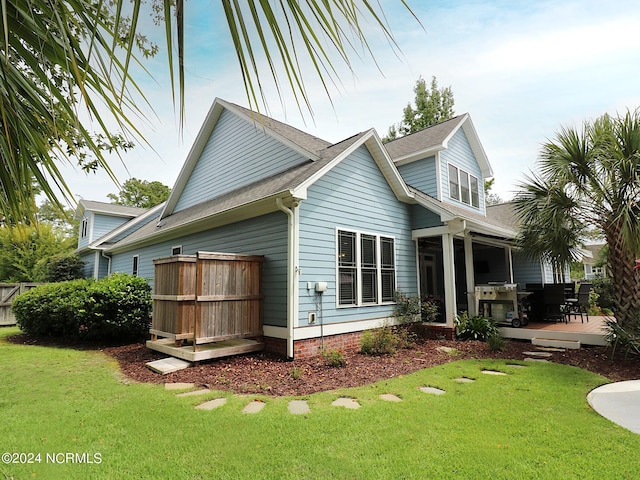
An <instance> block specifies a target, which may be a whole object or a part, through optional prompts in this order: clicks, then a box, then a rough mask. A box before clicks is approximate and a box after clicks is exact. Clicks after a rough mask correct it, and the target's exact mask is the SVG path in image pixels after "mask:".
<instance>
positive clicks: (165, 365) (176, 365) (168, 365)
mask: <svg viewBox="0 0 640 480" xmlns="http://www.w3.org/2000/svg"><path fill="white" fill-rule="evenodd" d="M145 365H146V366H147V367H148V368H150V369H151V370H153V371H154V372H156V373H160V374H162V375H166V374H168V373H172V372H177V371H178V370H183V369H185V368H187V367H188V366H189V365H191V363H189V362H185V361H184V360H180V359H179V358H175V357H168V358H161V359H160V360H155V361H153V362H148V363H145Z"/></svg>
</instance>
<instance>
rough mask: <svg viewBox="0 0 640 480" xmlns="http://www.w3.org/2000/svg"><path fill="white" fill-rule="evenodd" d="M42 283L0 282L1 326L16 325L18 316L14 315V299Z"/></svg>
mask: <svg viewBox="0 0 640 480" xmlns="http://www.w3.org/2000/svg"><path fill="white" fill-rule="evenodd" d="M38 285H42V284H40V283H0V326H7V325H15V324H16V317H15V316H14V315H13V310H11V305H13V300H14V299H15V298H16V297H17V296H18V295H20V294H21V293H22V292H26V291H27V290H31V289H32V288H34V287H37V286H38Z"/></svg>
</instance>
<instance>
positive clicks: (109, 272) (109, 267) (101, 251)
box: [96, 250, 111, 280]
mask: <svg viewBox="0 0 640 480" xmlns="http://www.w3.org/2000/svg"><path fill="white" fill-rule="evenodd" d="M100 255H101V256H102V257H103V258H106V259H107V260H108V262H109V264H108V265H107V276H109V275H111V257H110V256H109V255H107V254H105V253H104V250H100ZM96 280H97V278H96Z"/></svg>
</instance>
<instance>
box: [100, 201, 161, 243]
mask: <svg viewBox="0 0 640 480" xmlns="http://www.w3.org/2000/svg"><path fill="white" fill-rule="evenodd" d="M164 206H165V202H162V203H160V204H158V205H156V206H155V207H151V208H150V209H149V210H148V211H146V212H145V213H143V214H142V215H140V216H139V217H137V218H134V219H132V220H130V221H128V222H126V223H123V224H122V225H120V226H119V227H118V228H115V229H113V230H111V231H110V232H109V233H107V234H105V235H103V236H102V237H100V238H99V239H97V240H96V241H94V242H93V243H91V244H90V245H89V247H91V248H96V249H103V247H100V244H101V243H104V242H108V241H109V240H111V239H112V238H114V237H117V236H118V235H120V234H121V233H122V232H124V231H125V230H128V229H129V228H131V227H133V226H135V225H137V224H139V223H140V222H142V221H143V220H146V219H147V218H149V217H150V216H152V215H154V214H156V213H157V212H158V210H161V209H162V208H164Z"/></svg>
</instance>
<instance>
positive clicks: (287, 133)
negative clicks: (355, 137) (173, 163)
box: [161, 98, 331, 218]
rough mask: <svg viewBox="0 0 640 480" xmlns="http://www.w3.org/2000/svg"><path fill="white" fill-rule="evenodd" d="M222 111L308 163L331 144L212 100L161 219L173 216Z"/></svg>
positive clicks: (231, 104)
mask: <svg viewBox="0 0 640 480" xmlns="http://www.w3.org/2000/svg"><path fill="white" fill-rule="evenodd" d="M224 110H228V111H230V112H232V113H234V114H235V115H237V116H238V117H240V118H242V119H243V120H245V121H246V122H248V123H250V124H252V125H255V126H256V128H260V129H261V130H263V131H264V132H265V133H266V134H267V135H270V136H271V137H273V138H275V139H276V140H278V141H280V142H281V143H284V144H285V145H287V146H289V147H290V148H292V149H293V150H295V151H296V152H298V153H300V154H301V155H302V156H303V157H306V158H309V159H310V160H312V161H315V160H318V159H319V157H318V153H317V152H318V151H319V150H322V149H325V148H327V147H329V146H330V145H331V143H330V142H327V141H325V140H322V139H320V138H318V137H315V136H313V135H310V134H308V133H306V132H303V131H302V130H298V129H297V128H294V127H292V126H290V125H287V124H285V123H282V122H279V121H277V120H274V119H273V118H269V117H267V116H265V115H260V114H258V113H256V112H253V111H252V110H249V109H246V108H244V107H241V106H239V105H236V104H234V103H230V102H227V101H225V100H222V99H220V98H216V99H215V100H214V101H213V105H212V106H211V108H210V109H209V113H208V114H207V117H206V118H205V120H204V123H203V124H202V127H201V128H200V131H199V132H198V135H197V136H196V139H195V141H194V143H193V146H192V147H191V150H190V151H189V154H188V155H187V159H186V161H185V163H184V165H183V166H182V170H181V171H180V174H179V175H178V179H177V180H176V183H175V185H174V187H173V188H172V189H171V195H170V196H169V199H168V200H167V204H166V206H165V209H164V211H163V212H162V215H161V218H165V217H167V216H169V215H171V214H172V213H173V209H174V208H175V206H176V204H177V203H178V199H179V198H180V196H181V195H182V192H183V190H184V188H185V186H186V184H187V181H188V180H189V177H190V176H191V173H192V172H193V169H194V168H195V166H196V164H197V162H198V160H199V158H200V155H201V154H202V151H203V150H204V148H205V146H206V144H207V142H208V140H209V137H210V136H211V133H212V132H213V130H214V128H215V126H216V124H217V123H218V120H219V119H220V115H222V112H223V111H224Z"/></svg>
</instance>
